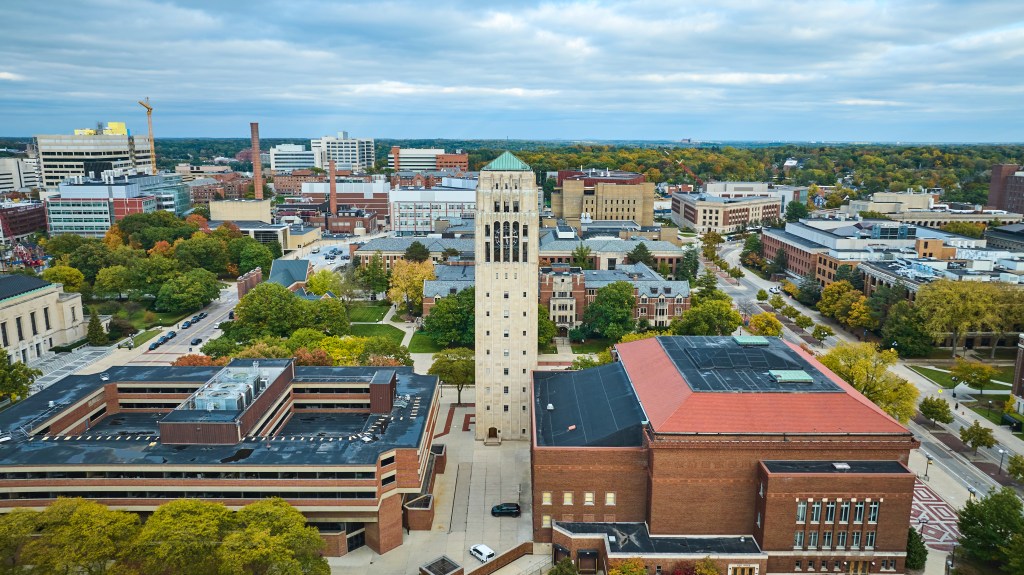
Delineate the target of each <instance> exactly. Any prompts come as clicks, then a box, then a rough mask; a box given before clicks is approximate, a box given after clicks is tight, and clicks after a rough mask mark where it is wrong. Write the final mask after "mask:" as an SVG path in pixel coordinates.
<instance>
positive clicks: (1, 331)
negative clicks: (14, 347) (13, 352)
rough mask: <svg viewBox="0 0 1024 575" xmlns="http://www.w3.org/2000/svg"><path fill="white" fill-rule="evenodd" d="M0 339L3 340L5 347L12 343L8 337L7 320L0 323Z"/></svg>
mask: <svg viewBox="0 0 1024 575" xmlns="http://www.w3.org/2000/svg"><path fill="white" fill-rule="evenodd" d="M0 340H2V341H3V344H4V347H7V346H9V345H11V342H10V341H8V339H7V322H6V321H5V322H3V323H0Z"/></svg>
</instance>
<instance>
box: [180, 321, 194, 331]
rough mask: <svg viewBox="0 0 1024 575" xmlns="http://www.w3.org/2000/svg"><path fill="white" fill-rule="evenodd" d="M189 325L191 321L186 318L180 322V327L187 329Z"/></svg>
mask: <svg viewBox="0 0 1024 575" xmlns="http://www.w3.org/2000/svg"><path fill="white" fill-rule="evenodd" d="M190 327H192V322H190V321H188V320H185V321H183V322H181V329H188V328H190Z"/></svg>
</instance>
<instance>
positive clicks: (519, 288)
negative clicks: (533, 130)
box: [475, 152, 540, 442]
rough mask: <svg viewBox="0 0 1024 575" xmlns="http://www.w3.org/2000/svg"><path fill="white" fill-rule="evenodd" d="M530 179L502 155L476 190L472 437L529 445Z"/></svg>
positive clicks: (532, 363) (533, 331)
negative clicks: (474, 375) (474, 400)
mask: <svg viewBox="0 0 1024 575" xmlns="http://www.w3.org/2000/svg"><path fill="white" fill-rule="evenodd" d="M537 194H538V190H537V180H536V177H535V176H534V173H533V170H531V169H530V166H528V165H526V164H525V163H524V162H523V161H522V160H520V159H519V158H517V157H515V156H513V155H512V154H510V153H508V152H505V153H503V154H502V155H500V156H498V157H497V158H496V159H495V160H494V161H493V162H491V163H489V164H487V165H486V166H484V168H483V169H482V170H480V178H479V180H478V181H477V187H476V240H475V241H476V257H475V260H476V268H475V273H476V282H475V285H476V328H475V329H476V438H477V439H478V440H486V441H488V442H493V441H500V440H514V439H518V440H526V439H529V438H530V428H531V426H530V421H531V410H532V408H533V401H532V399H531V396H530V387H531V378H532V377H533V370H534V369H536V367H537V306H538V301H539V300H538V296H537V281H538V280H537V273H538V265H537V264H538V259H537V255H538V254H537V251H538V245H539V243H538V234H539V232H540V220H539V214H538V212H537V201H538V197H537Z"/></svg>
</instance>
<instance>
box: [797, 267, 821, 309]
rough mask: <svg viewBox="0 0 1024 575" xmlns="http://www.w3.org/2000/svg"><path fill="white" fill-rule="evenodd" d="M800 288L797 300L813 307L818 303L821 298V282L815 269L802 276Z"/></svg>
mask: <svg viewBox="0 0 1024 575" xmlns="http://www.w3.org/2000/svg"><path fill="white" fill-rule="evenodd" d="M798 288H799V290H798V291H797V293H796V301H798V302H800V303H802V304H804V305H806V306H811V307H813V306H815V305H817V304H818V300H820V299H821V284H819V283H818V279H817V278H816V277H815V276H814V272H813V271H811V272H808V273H807V274H806V275H804V276H803V277H801V278H800V283H799V284H798Z"/></svg>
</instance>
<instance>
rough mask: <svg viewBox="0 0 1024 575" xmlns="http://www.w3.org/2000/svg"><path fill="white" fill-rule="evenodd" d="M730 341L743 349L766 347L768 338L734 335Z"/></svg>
mask: <svg viewBox="0 0 1024 575" xmlns="http://www.w3.org/2000/svg"><path fill="white" fill-rule="evenodd" d="M732 340H733V341H735V342H736V343H737V344H739V345H741V346H743V347H767V346H768V338H766V337H763V336H760V335H734V336H732Z"/></svg>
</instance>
